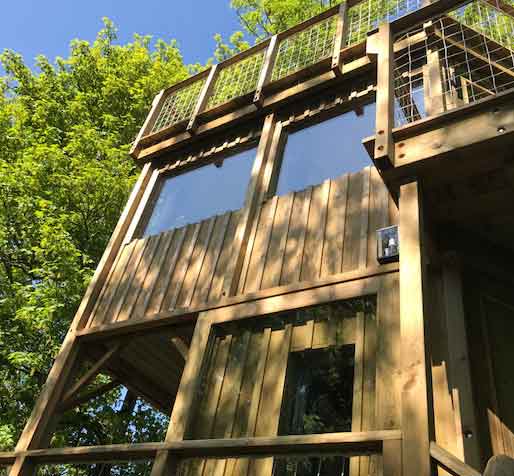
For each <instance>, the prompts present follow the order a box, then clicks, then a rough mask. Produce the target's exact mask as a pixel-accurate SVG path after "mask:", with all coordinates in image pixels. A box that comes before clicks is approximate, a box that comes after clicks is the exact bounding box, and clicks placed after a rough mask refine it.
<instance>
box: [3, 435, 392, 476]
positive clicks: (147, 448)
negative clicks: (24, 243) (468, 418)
mask: <svg viewBox="0 0 514 476" xmlns="http://www.w3.org/2000/svg"><path fill="white" fill-rule="evenodd" d="M401 441H402V440H401V432H400V431H397V430H385V431H367V432H362V433H328V434H317V435H301V436H296V435H292V436H276V437H269V438H267V437H266V438H263V437H259V438H232V439H211V440H181V441H172V442H162V443H137V444H118V445H105V446H83V447H75V448H50V449H40V450H31V451H26V452H19V453H14V452H12V453H0V465H9V464H13V463H14V462H15V459H16V458H17V457H18V458H20V457H23V458H27V459H29V460H30V461H31V462H32V463H34V464H85V463H86V464H94V463H99V462H107V461H108V462H122V461H140V460H149V459H154V458H155V457H156V456H157V454H158V453H162V452H168V453H170V455H172V456H173V457H175V458H177V459H178V460H181V459H185V458H234V457H235V458H238V457H265V456H302V457H305V456H310V455H324V454H327V455H328V454H330V455H334V454H335V455H338V456H365V455H370V454H382V458H383V468H384V472H383V475H384V476H401Z"/></svg>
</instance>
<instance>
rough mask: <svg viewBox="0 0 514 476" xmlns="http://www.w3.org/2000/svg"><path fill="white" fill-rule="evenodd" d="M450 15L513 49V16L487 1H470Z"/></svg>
mask: <svg viewBox="0 0 514 476" xmlns="http://www.w3.org/2000/svg"><path fill="white" fill-rule="evenodd" d="M450 16H451V17H452V18H454V19H455V20H457V21H459V22H460V23H462V24H464V25H466V26H467V27H469V28H472V29H473V30H475V31H476V32H478V33H482V34H483V35H485V36H487V37H488V38H490V39H491V40H493V41H495V42H497V43H498V44H500V45H502V46H504V47H506V48H509V49H511V50H512V49H514V18H512V17H511V16H510V15H508V14H507V13H505V12H502V11H500V10H498V9H496V8H495V7H493V6H492V5H490V4H489V3H485V2H482V1H480V0H478V1H474V2H471V3H469V4H467V5H465V6H463V7H461V8H458V9H457V10H455V11H453V12H451V13H450Z"/></svg>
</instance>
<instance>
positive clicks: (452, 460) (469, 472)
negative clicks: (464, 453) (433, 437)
mask: <svg viewBox="0 0 514 476" xmlns="http://www.w3.org/2000/svg"><path fill="white" fill-rule="evenodd" d="M430 456H431V457H432V459H433V460H434V461H435V462H436V463H437V464H438V465H439V466H441V467H442V468H444V469H445V470H446V471H448V472H449V473H450V474H452V475H453V476H482V473H479V472H478V471H477V470H475V469H473V468H472V467H471V466H468V465H467V464H466V463H464V462H463V461H461V460H460V459H459V458H457V457H456V456H454V455H452V454H451V453H449V452H448V451H446V450H445V449H444V448H441V447H440V446H439V445H438V444H437V443H435V442H434V441H432V442H430Z"/></svg>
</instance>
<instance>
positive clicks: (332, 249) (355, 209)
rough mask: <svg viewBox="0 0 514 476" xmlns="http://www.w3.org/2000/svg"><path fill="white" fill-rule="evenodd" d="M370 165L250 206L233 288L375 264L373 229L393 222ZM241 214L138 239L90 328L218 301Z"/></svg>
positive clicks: (125, 252)
mask: <svg viewBox="0 0 514 476" xmlns="http://www.w3.org/2000/svg"><path fill="white" fill-rule="evenodd" d="M391 207H392V206H391V199H390V198H389V194H388V192H387V189H386V188H385V186H384V184H383V183H382V180H381V179H380V177H379V175H378V172H377V171H376V170H375V169H374V168H373V167H372V168H370V167H366V168H365V169H363V170H362V171H360V172H357V173H353V174H346V175H343V176H341V177H338V178H336V179H332V180H330V179H328V180H326V181H325V182H323V183H321V184H319V185H315V186H312V187H309V188H308V189H306V190H301V191H298V192H294V193H290V194H288V195H283V196H275V197H273V198H271V199H269V200H266V201H265V202H264V203H263V204H261V205H260V206H259V207H258V208H257V210H256V213H255V221H254V223H253V225H252V227H251V228H252V229H251V232H250V236H249V239H248V244H247V248H246V250H245V256H244V265H243V267H242V271H241V275H240V277H239V283H238V286H237V288H238V292H239V294H247V293H253V292H257V291H260V290H264V289H269V288H272V287H275V286H280V285H290V284H294V283H297V282H301V281H316V280H318V279H322V278H326V277H328V276H330V275H334V274H338V273H341V272H348V271H354V270H357V269H363V268H366V267H375V266H376V265H377V263H376V230H377V229H378V228H381V227H384V226H387V225H390V224H392V223H394V222H395V221H396V219H397V216H395V215H394V214H392V213H391V212H390V209H391ZM240 217H241V211H235V212H227V213H225V214H223V215H220V216H216V217H212V218H209V219H206V220H203V221H202V222H199V223H194V224H190V225H187V226H185V227H182V228H178V229H175V230H171V231H168V232H165V233H162V234H160V235H158V236H151V237H146V238H143V239H136V240H133V241H131V242H130V243H129V244H127V245H125V247H124V248H123V249H122V251H121V252H120V255H119V256H118V258H117V261H116V265H115V267H114V269H113V270H112V272H111V273H110V276H109V278H108V279H107V282H106V284H105V286H104V289H103V290H102V293H101V297H100V299H99V300H98V302H97V304H96V306H95V309H94V315H93V317H92V319H91V321H90V323H89V327H91V326H96V325H101V324H108V323H112V322H118V321H123V320H129V319H141V318H142V317H144V316H151V315H152V314H155V313H159V312H163V311H168V310H172V309H178V308H180V309H187V308H189V307H191V306H193V307H198V306H200V305H202V304H205V303H210V302H215V301H218V300H220V299H222V298H224V297H225V296H224V294H223V293H224V289H225V284H226V279H227V276H228V274H227V273H228V271H229V269H230V268H231V262H232V261H233V260H234V259H235V258H234V257H235V256H236V255H237V252H236V250H235V249H234V246H235V245H234V237H235V234H236V230H237V226H238V223H239V220H240Z"/></svg>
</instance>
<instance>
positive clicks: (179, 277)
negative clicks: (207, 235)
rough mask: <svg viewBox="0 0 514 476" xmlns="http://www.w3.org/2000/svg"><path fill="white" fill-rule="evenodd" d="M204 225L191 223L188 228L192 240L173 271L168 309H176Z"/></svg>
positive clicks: (167, 302)
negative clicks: (190, 230)
mask: <svg viewBox="0 0 514 476" xmlns="http://www.w3.org/2000/svg"><path fill="white" fill-rule="evenodd" d="M201 226H202V222H199V223H196V224H194V225H189V226H188V227H187V228H188V229H192V230H193V231H192V234H191V240H190V242H189V243H188V246H187V249H185V250H184V255H183V256H181V258H182V259H180V260H179V261H178V262H177V266H176V267H175V272H174V273H173V278H172V283H170V284H171V286H170V288H171V289H169V290H168V292H167V293H166V294H167V296H166V298H165V302H164V305H165V307H166V309H174V308H175V307H176V306H177V302H178V299H179V296H180V292H181V291H182V286H183V285H184V279H185V277H186V274H187V270H188V268H189V265H190V263H191V258H192V256H193V252H194V249H195V245H196V242H197V240H198V235H199V234H200V228H201Z"/></svg>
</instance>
